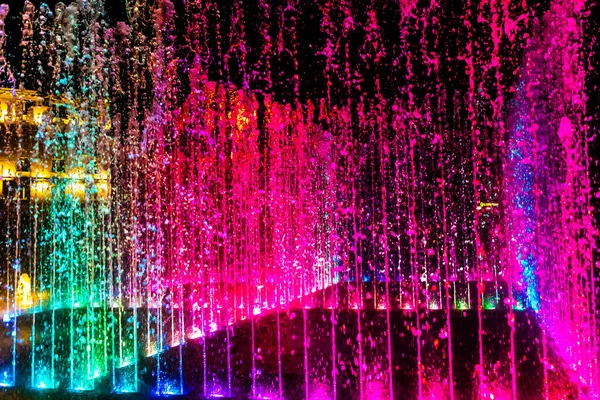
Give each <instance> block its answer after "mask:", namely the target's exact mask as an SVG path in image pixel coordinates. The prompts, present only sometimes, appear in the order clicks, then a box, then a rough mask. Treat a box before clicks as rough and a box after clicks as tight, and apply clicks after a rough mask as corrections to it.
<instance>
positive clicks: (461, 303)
mask: <svg viewBox="0 0 600 400" xmlns="http://www.w3.org/2000/svg"><path fill="white" fill-rule="evenodd" d="M456 309H457V310H468V309H469V303H467V301H466V300H460V299H459V300H458V301H457V302H456Z"/></svg>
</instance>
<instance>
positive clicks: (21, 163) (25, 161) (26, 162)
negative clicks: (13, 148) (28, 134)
mask: <svg viewBox="0 0 600 400" xmlns="http://www.w3.org/2000/svg"><path fill="white" fill-rule="evenodd" d="M17 172H31V160H30V159H29V158H26V157H21V158H19V160H18V161H17Z"/></svg>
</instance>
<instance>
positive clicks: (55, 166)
mask: <svg viewBox="0 0 600 400" xmlns="http://www.w3.org/2000/svg"><path fill="white" fill-rule="evenodd" d="M52 172H61V173H62V172H65V160H54V161H52Z"/></svg>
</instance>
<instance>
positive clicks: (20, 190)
mask: <svg viewBox="0 0 600 400" xmlns="http://www.w3.org/2000/svg"><path fill="white" fill-rule="evenodd" d="M2 196H3V197H4V198H5V199H13V200H29V198H30V196H31V182H30V181H29V179H20V182H17V180H14V179H11V180H5V181H3V182H2Z"/></svg>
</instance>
